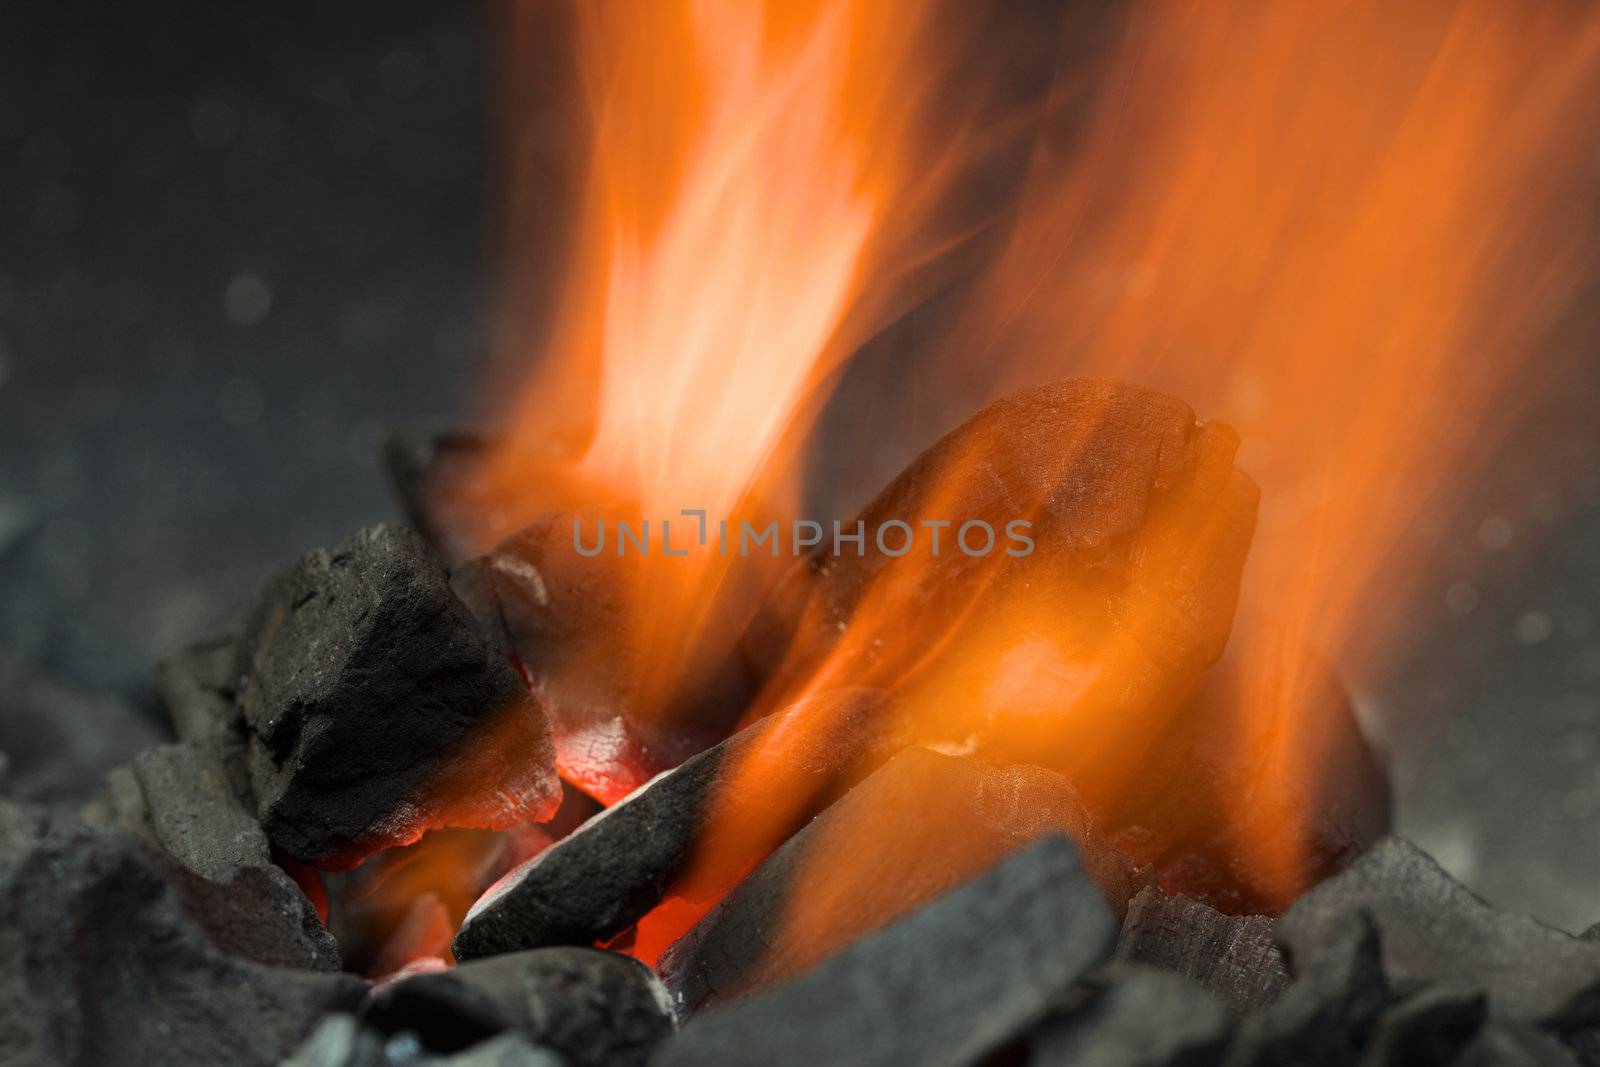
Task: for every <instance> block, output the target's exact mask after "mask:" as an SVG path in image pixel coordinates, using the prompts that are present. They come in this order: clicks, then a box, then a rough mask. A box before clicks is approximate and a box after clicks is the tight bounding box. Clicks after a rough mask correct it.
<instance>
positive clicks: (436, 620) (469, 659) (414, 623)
mask: <svg viewBox="0 0 1600 1067" xmlns="http://www.w3.org/2000/svg"><path fill="white" fill-rule="evenodd" d="M241 652H242V655H243V664H244V670H243V672H242V673H243V674H244V675H245V678H244V682H243V688H242V689H241V692H240V706H241V708H242V709H243V713H244V718H245V721H246V724H247V725H248V727H249V730H250V732H251V758H250V764H251V767H250V769H251V778H252V781H253V784H254V787H255V793H256V796H257V798H258V800H259V804H260V814H261V821H262V825H263V826H264V827H265V828H266V831H267V835H268V837H269V838H270V839H271V840H272V842H273V844H274V845H276V846H277V847H278V848H280V849H282V850H283V851H284V852H286V853H287V854H288V855H290V856H292V857H294V858H295V859H297V860H300V861H302V862H304V863H309V864H311V865H313V866H317V867H323V868H328V869H338V868H342V867H348V866H351V865H353V864H355V863H357V862H359V861H360V860H361V859H362V858H363V857H364V856H366V855H369V854H371V853H372V852H374V851H377V850H378V849H381V848H384V847H387V846H390V845H395V844H400V843H404V842H406V841H411V840H415V839H416V837H417V836H418V835H420V834H421V833H422V832H423V831H425V830H427V829H430V828H434V827H439V826H451V825H456V826H478V827H492V828H503V827H506V826H510V825H513V824H516V823H519V822H524V821H537V820H539V819H542V818H547V817H549V816H550V814H551V813H552V812H554V810H555V808H556V805H557V803H558V802H559V785H558V783H557V781H556V778H555V773H554V766H553V764H554V752H553V750H552V748H551V746H550V737H549V728H548V726H547V724H546V723H545V721H544V717H543V713H542V712H541V710H540V707H539V704H538V702H537V700H535V699H534V698H533V697H532V696H531V695H530V694H529V693H528V692H527V690H526V689H525V687H524V686H523V685H522V683H521V681H520V680H519V679H518V677H517V674H516V672H515V670H513V669H512V667H511V666H510V665H509V664H507V663H506V661H505V660H504V658H503V657H502V656H501V655H500V654H499V653H498V651H497V650H496V649H495V648H494V647H493V646H492V644H491V642H490V641H489V639H488V638H487V637H486V636H485V635H484V634H483V632H482V631H481V630H480V629H479V627H478V625H477V623H476V621H475V620H474V619H473V617H472V614H471V612H469V611H468V610H467V608H466V606H465V605H463V604H462V603H461V602H460V601H459V600H457V599H456V597H455V594H454V593H452V592H451V591H450V584H449V581H448V578H447V576H446V574H445V570H444V567H443V565H442V564H441V563H440V562H439V560H438V558H437V557H436V556H435V555H434V554H433V553H432V551H431V550H430V549H429V548H428V547H427V546H426V545H425V544H424V543H423V541H422V539H421V538H420V537H418V536H417V535H416V534H415V533H412V532H411V531H409V530H405V529H403V528H400V527H394V526H375V527H371V528H369V529H366V530H363V531H361V532H359V533H357V534H355V535H354V536H352V537H351V538H349V539H348V540H346V541H345V542H344V543H343V544H341V545H340V546H339V547H338V548H337V549H335V550H334V551H333V552H332V553H331V554H330V553H327V552H321V551H318V552H313V553H312V554H310V555H309V556H307V557H305V558H304V559H303V560H301V562H300V563H299V565H298V566H296V567H295V568H294V569H293V570H292V571H290V572H289V573H288V574H287V575H285V576H284V577H283V578H281V579H280V580H279V581H277V582H276V583H275V584H274V585H273V586H272V587H271V589H269V591H268V593H267V595H266V597H265V599H264V600H263V602H262V604H261V606H260V607H259V609H258V610H257V613H256V616H255V618H254V620H253V622H252V624H251V626H250V628H249V630H248V636H247V637H246V639H245V642H244V644H243V646H242V648H241Z"/></svg>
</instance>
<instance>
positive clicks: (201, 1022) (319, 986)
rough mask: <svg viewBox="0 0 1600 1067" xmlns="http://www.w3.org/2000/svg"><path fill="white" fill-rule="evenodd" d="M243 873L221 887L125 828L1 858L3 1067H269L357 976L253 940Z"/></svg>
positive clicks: (259, 923)
mask: <svg viewBox="0 0 1600 1067" xmlns="http://www.w3.org/2000/svg"><path fill="white" fill-rule="evenodd" d="M249 875H250V872H248V871H246V872H243V873H242V874H241V875H239V876H237V877H236V879H235V881H234V882H233V883H231V884H229V885H218V884H216V883H212V882H208V881H206V880H205V879H202V878H200V877H199V876H197V875H195V874H193V873H191V872H189V871H187V870H185V869H184V868H182V867H179V866H178V865H177V864H175V863H173V862H172V861H171V860H169V859H167V858H166V857H164V856H163V855H161V854H160V853H158V852H156V851H155V850H154V849H152V848H151V847H150V846H149V845H148V844H146V843H144V842H143V841H141V840H140V839H139V838H138V837H136V836H134V835H132V834H129V833H127V832H126V831H122V830H115V829H112V830H103V829H102V830H90V829H78V830H75V831H73V832H71V833H58V834H48V835H46V836H45V837H42V838H36V839H34V840H33V841H32V842H31V843H30V844H29V845H28V847H25V848H20V849H13V850H9V852H8V854H7V855H6V856H5V857H4V859H3V861H0V909H3V910H4V912H5V914H6V916H7V922H6V923H5V924H4V925H3V926H0V1046H3V1047H4V1048H5V1050H6V1062H7V1063H17V1064H34V1063H37V1064H41V1065H42V1064H57V1063H196V1064H199V1063H228V1064H244V1065H250V1064H261V1065H268V1064H275V1063H277V1062H278V1061H279V1060H280V1059H281V1058H282V1057H283V1056H285V1055H287V1054H288V1053H289V1052H290V1051H291V1050H292V1049H293V1048H295V1047H296V1046H297V1045H298V1044H299V1043H300V1042H301V1041H302V1040H303V1039H304V1037H305V1036H306V1035H307V1034H308V1033H309V1032H310V1031H311V1029H312V1027H313V1026H314V1025H315V1023H316V1022H317V1020H318V1019H319V1018H321V1017H322V1016H323V1015H324V1014H326V1013H328V1012H331V1011H339V1010H342V1009H349V1008H352V1007H354V1006H355V1005H356V1004H357V1003H358V1002H359V1001H360V1000H361V998H362V996H363V995H364V992H365V986H364V984H363V983H362V982H361V981H360V980H359V979H356V978H353V977H351V976H348V975H341V974H319V973H312V972H309V971H304V970H299V969H296V968H297V966H299V965H302V964H304V963H305V962H307V961H305V960H304V959H302V958H301V956H302V952H301V950H300V949H299V948H297V947H296V946H295V945H294V944H293V943H292V942H287V941H282V940H272V939H268V938H264V937H260V936H258V935H259V934H260V933H261V931H263V930H264V929H267V928H276V927H278V926H280V925H281V924H280V922H279V919H280V917H278V916H274V915H270V914H269V915H262V914H260V913H259V911H258V910H257V909H258V908H259V906H260V905H261V904H262V901H261V900H260V899H258V898H257V897H256V896H255V895H254V894H252V892H251V891H250V883H249V881H248V878H249Z"/></svg>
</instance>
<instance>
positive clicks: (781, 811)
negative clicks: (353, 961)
mask: <svg viewBox="0 0 1600 1067" xmlns="http://www.w3.org/2000/svg"><path fill="white" fill-rule="evenodd" d="M881 705H882V695H881V694H879V693H877V692H875V691H873V690H855V689H852V690H841V691H839V692H836V693H831V694H823V695H821V696H819V697H816V698H814V699H812V700H810V701H805V702H802V703H800V704H797V705H795V706H794V707H793V708H790V709H789V710H788V711H786V712H784V713H783V714H782V715H780V716H773V717H771V718H769V719H768V720H765V721H764V722H762V723H757V724H755V725H754V726H751V727H749V728H747V729H746V730H744V731H742V732H741V733H739V734H738V735H736V736H734V737H732V738H729V739H728V740H727V741H725V742H723V743H722V744H720V745H718V746H716V747H715V748H712V749H708V750H707V751H705V752H702V753H701V754H700V755H698V756H695V757H693V758H691V759H689V760H688V761H686V762H685V763H683V764H682V765H680V766H678V767H676V768H674V769H673V770H670V771H667V772H664V773H663V774H661V775H659V776H657V777H656V778H655V779H653V780H651V781H650V782H648V783H646V784H645V785H643V786H641V787H640V788H639V789H637V790H636V791H635V792H634V793H632V794H631V795H629V796H628V797H626V798H624V799H623V800H621V801H620V802H618V803H616V804H614V805H612V806H611V807H610V808H608V809H606V810H605V811H603V812H601V813H600V814H599V815H597V816H595V817H594V818H592V819H590V820H589V821H588V822H587V823H585V824H584V825H583V826H581V827H579V828H578V829H577V830H576V831H574V832H573V833H572V834H570V835H569V836H567V837H565V838H563V839H562V840H560V841H558V842H556V843H555V844H554V845H552V846H551V847H550V848H548V849H546V850H545V851H544V852H542V853H540V854H539V855H538V856H535V857H534V858H533V859H532V860H530V861H529V862H528V863H526V864H524V865H523V866H522V867H520V868H518V869H517V870H515V871H512V872H511V873H510V874H508V875H507V876H506V877H505V878H503V879H501V881H500V882H499V883H497V884H496V885H495V886H494V887H492V888H491V889H490V890H489V892H487V893H485V894H484V896H483V898H482V899H481V900H480V901H478V903H477V904H476V905H475V906H474V907H473V909H472V911H471V912H470V913H469V914H468V916H467V919H466V922H465V923H463V924H462V927H461V932H460V933H459V934H458V935H457V937H456V941H455V955H456V958H457V959H462V960H468V959H476V958H478V957H481V956H488V955H492V954H494V953H498V952H514V951H516V950H518V949H525V948H538V947H540V946H544V945H591V944H594V943H595V942H598V941H606V940H609V939H610V938H612V937H615V936H616V935H617V934H620V933H622V932H623V931H624V930H626V929H627V928H628V927H630V926H632V925H633V924H634V923H635V922H637V921H638V920H639V919H640V918H641V917H642V916H643V915H644V914H645V913H646V912H648V911H649V910H650V909H651V908H653V907H655V906H656V905H657V904H659V903H660V902H661V901H662V899H663V898H664V897H665V896H666V895H667V893H668V892H669V891H671V890H672V889H673V887H674V886H675V884H676V883H677V881H678V879H679V878H680V876H682V875H683V874H684V873H685V871H686V868H687V867H688V864H689V861H690V858H691V855H692V854H693V852H694V849H695V846H696V843H697V842H698V841H699V840H700V836H701V832H702V829H703V823H704V820H705V819H706V818H707V817H708V814H709V812H710V808H711V805H712V804H713V803H714V802H715V803H718V806H719V808H725V809H727V810H729V811H733V812H745V813H748V814H749V815H750V816H751V817H752V819H755V820H756V821H755V825H754V827H753V828H751V827H749V826H743V827H737V828H735V829H736V830H739V831H742V832H735V833H731V834H726V835H722V836H723V838H724V841H725V843H726V844H727V847H728V849H729V852H728V853H727V855H726V856H725V861H726V862H727V863H729V864H730V865H731V866H732V868H733V870H732V873H731V877H737V876H738V874H740V873H742V872H743V871H744V870H745V869H747V868H748V867H749V866H752V865H754V864H755V863H758V862H760V860H761V859H762V858H763V857H764V856H765V855H766V854H767V852H769V851H770V850H771V849H773V848H775V847H777V845H779V844H781V843H782V842H783V840H784V839H785V838H786V837H788V835H789V834H790V833H791V832H793V830H794V829H796V828H798V827H799V826H801V825H803V824H804V823H805V821H806V820H807V819H809V818H810V817H811V816H812V815H813V814H815V813H816V812H817V811H818V810H819V809H820V808H821V807H823V806H824V805H825V804H826V803H827V802H828V801H829V800H830V799H832V797H833V796H834V795H835V791H836V790H837V789H838V788H840V787H841V786H843V785H847V784H848V783H849V782H850V781H852V780H853V778H854V776H856V775H857V774H859V773H861V771H860V768H861V767H862V766H863V765H866V766H870V765H871V764H872V763H873V762H874V761H876V760H880V759H881V758H882V755H881V753H882V750H883V746H884V742H883V739H882V735H881V734H880V732H879V727H880V725H881V721H882V720H881V717H880V716H879V715H878V712H879V710H880V708H881ZM757 760H759V761H761V762H760V766H762V767H764V768H766V770H767V771H768V772H769V773H766V774H761V775H750V774H748V773H744V770H745V768H746V767H751V768H754V767H755V766H756V763H755V761H757ZM766 815H772V816H773V817H772V819H771V820H770V821H765V822H764V821H763V820H762V819H761V818H760V817H762V816H766Z"/></svg>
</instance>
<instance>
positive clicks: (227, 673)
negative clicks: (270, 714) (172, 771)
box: [154, 638, 239, 741]
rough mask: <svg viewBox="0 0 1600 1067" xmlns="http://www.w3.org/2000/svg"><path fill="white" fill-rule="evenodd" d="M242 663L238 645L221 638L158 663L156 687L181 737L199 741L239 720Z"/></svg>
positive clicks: (189, 648) (174, 728) (193, 646)
mask: <svg viewBox="0 0 1600 1067" xmlns="http://www.w3.org/2000/svg"><path fill="white" fill-rule="evenodd" d="M238 662H239V649H238V645H237V644H236V643H235V642H234V641H233V640H231V639H229V638H221V639H218V640H214V641H204V642H201V643H199V644H195V645H191V646H189V647H188V648H186V649H184V650H183V651H182V652H179V653H178V654H177V655H175V656H169V657H168V658H167V659H164V660H162V661H161V662H160V663H158V664H157V665H156V670H155V678H154V684H155V689H156V692H157V693H158V694H159V695H160V696H161V701H162V703H163V704H164V705H165V706H166V709H167V716H168V718H170V719H171V720H172V728H173V731H174V732H175V733H176V734H177V735H178V737H179V738H181V739H182V740H185V741H196V740H199V739H201V738H205V737H210V736H212V735H213V734H217V733H223V732H226V731H228V730H230V729H232V728H233V727H234V726H235V724H237V723H238V721H239V709H238V705H237V704H236V703H235V696H236V692H235V691H236V689H237V685H238V676H237V675H236V673H235V670H236V668H237V667H238Z"/></svg>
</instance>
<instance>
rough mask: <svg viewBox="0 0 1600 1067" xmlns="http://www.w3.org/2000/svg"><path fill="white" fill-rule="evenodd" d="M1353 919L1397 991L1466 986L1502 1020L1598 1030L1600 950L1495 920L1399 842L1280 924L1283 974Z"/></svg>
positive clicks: (1355, 866)
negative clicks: (1379, 950) (1361, 917)
mask: <svg viewBox="0 0 1600 1067" xmlns="http://www.w3.org/2000/svg"><path fill="white" fill-rule="evenodd" d="M1356 911H1364V912H1366V913H1369V914H1370V915H1371V916H1372V918H1373V920H1374V921H1375V922H1376V923H1377V925H1378V928H1379V930H1380V931H1381V932H1382V935H1383V964H1384V970H1385V973H1386V974H1387V975H1388V978H1389V980H1390V981H1391V982H1393V983H1395V984H1397V985H1400V984H1409V983H1418V982H1438V981H1457V980H1462V979H1466V980H1470V981H1471V982H1473V983H1474V984H1476V985H1478V986H1481V987H1482V989H1483V990H1484V992H1485V993H1487V994H1488V999H1489V1010H1490V1012H1491V1013H1493V1014H1494V1015H1496V1016H1499V1017H1501V1018H1506V1019H1515V1020H1520V1021H1527V1022H1531V1023H1537V1024H1542V1025H1546V1026H1550V1027H1552V1028H1556V1029H1560V1030H1571V1029H1577V1028H1581V1027H1589V1026H1594V1025H1595V1024H1596V1023H1597V1022H1600V945H1596V944H1594V943H1592V942H1588V941H1582V940H1580V939H1578V938H1575V937H1573V936H1571V935H1570V934H1567V933H1564V932H1562V931H1560V930H1555V929H1552V928H1551V927H1548V926H1545V925H1543V924H1542V923H1539V922H1537V921H1535V920H1533V919H1530V918H1527V917H1525V916H1520V915H1507V914H1505V913H1503V912H1500V911H1497V910H1495V909H1494V908H1493V907H1491V906H1490V905H1489V904H1487V903H1486V902H1485V901H1483V900H1482V899H1481V898H1480V897H1478V896H1477V895H1476V894H1474V893H1473V892H1472V891H1471V890H1469V889H1467V888H1466V887H1465V886H1463V885H1462V884H1461V883H1459V882H1457V881H1456V880H1455V879H1454V878H1451V877H1450V876H1449V875H1448V874H1446V873H1445V872H1444V870H1443V869H1441V868H1440V867H1439V865H1438V864H1437V863H1435V862H1434V861H1433V859H1432V858H1430V857H1429V856H1428V855H1427V854H1426V853H1424V852H1423V851H1422V850H1420V849H1418V848H1417V847H1416V846H1415V845H1412V844H1410V843H1409V842H1406V841H1403V840H1400V839H1398V838H1386V839H1385V840H1383V841H1381V842H1379V843H1378V844H1377V845H1374V846H1373V847H1372V849H1371V850H1370V851H1368V852H1367V853H1366V854H1365V855H1364V856H1362V857H1361V858H1360V859H1358V860H1356V861H1355V862H1354V863H1352V864H1351V865H1350V866H1349V867H1348V868H1346V869H1345V870H1344V871H1343V872H1342V873H1340V874H1339V875H1337V876H1335V877H1334V878H1332V879H1330V880H1328V881H1326V882H1324V883H1322V884H1321V885H1320V886H1317V887H1316V888H1315V889H1313V890H1311V892H1309V893H1307V894H1306V895H1305V896H1303V897H1301V898H1300V900H1298V901H1296V902H1295V905H1294V907H1292V908H1290V909H1289V911H1288V912H1287V913H1286V914H1285V915H1284V916H1283V918H1281V919H1280V920H1279V921H1278V937H1279V939H1280V941H1282V943H1283V944H1284V945H1285V946H1286V947H1287V950H1288V951H1289V953H1290V963H1291V967H1294V966H1295V964H1294V960H1295V959H1296V958H1297V957H1299V956H1302V955H1305V956H1314V955H1316V954H1318V953H1319V952H1320V951H1322V949H1323V948H1324V946H1325V945H1327V944H1328V942H1329V939H1330V938H1331V937H1333V936H1334V933H1335V932H1336V931H1337V930H1338V929H1339V928H1340V926H1341V924H1342V923H1343V922H1345V920H1346V916H1348V915H1349V914H1350V913H1352V912H1356ZM1296 969H1297V968H1296Z"/></svg>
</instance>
